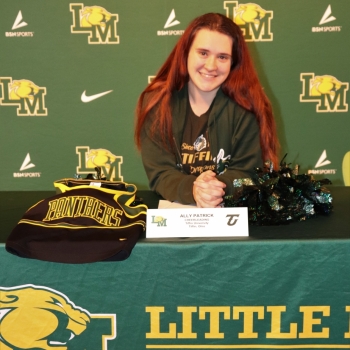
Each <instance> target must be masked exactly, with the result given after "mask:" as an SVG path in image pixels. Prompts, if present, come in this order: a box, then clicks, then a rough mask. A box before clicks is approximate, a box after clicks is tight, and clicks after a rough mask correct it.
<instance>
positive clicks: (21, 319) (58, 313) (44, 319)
mask: <svg viewBox="0 0 350 350" xmlns="http://www.w3.org/2000/svg"><path fill="white" fill-rule="evenodd" d="M89 322H90V315H89V313H88V312H87V311H86V310H84V309H82V308H80V307H77V306H75V305H74V304H73V303H72V302H71V301H70V300H69V299H68V298H67V297H66V296H65V295H64V294H61V293H60V292H57V291H55V290H53V289H50V288H47V287H39V286H33V285H24V286H17V287H13V288H2V287H0V348H1V350H12V349H36V350H38V349H45V350H51V349H56V350H67V345H68V343H69V341H70V340H72V339H73V338H74V337H75V336H77V335H80V334H81V333H82V332H84V331H85V329H86V328H87V326H88V324H89Z"/></svg>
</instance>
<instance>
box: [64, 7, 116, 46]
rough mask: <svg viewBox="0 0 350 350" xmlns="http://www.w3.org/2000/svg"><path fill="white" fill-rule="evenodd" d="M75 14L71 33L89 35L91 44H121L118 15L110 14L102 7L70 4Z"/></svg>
mask: <svg viewBox="0 0 350 350" xmlns="http://www.w3.org/2000/svg"><path fill="white" fill-rule="evenodd" d="M70 11H71V12H72V14H73V25H72V26H71V33H73V34H81V33H88V34H89V39H88V42H89V44H119V36H118V35H117V22H118V20H119V17H118V15H117V14H112V13H110V12H108V11H107V10H106V9H104V8H103V7H101V6H84V4H70Z"/></svg>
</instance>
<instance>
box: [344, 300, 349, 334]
mask: <svg viewBox="0 0 350 350" xmlns="http://www.w3.org/2000/svg"><path fill="white" fill-rule="evenodd" d="M345 311H346V312H350V306H346V307H345ZM349 321H350V319H349ZM344 338H345V339H349V338H350V322H349V332H347V333H344Z"/></svg>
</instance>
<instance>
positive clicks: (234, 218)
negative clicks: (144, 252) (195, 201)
mask: <svg viewBox="0 0 350 350" xmlns="http://www.w3.org/2000/svg"><path fill="white" fill-rule="evenodd" d="M247 236H249V230H248V209H247V208H245V207H244V208H197V207H192V208H186V209H184V208H172V209H148V210H147V218H146V238H170V237H178V238H181V237H247Z"/></svg>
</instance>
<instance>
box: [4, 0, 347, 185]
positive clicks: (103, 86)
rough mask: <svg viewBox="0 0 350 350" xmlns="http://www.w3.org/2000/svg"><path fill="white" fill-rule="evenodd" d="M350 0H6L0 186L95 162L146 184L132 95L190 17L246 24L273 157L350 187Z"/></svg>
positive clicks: (48, 181) (111, 174)
mask: <svg viewBox="0 0 350 350" xmlns="http://www.w3.org/2000/svg"><path fill="white" fill-rule="evenodd" d="M349 11H350V2H349V1H348V0H332V1H329V0H306V1H280V0H259V1H258V2H256V3H248V2H240V1H238V0H227V1H225V0H215V1H213V0H200V1H199V0H190V1H189V0H177V1H170V0H149V1H133V0H130V1H118V0H99V1H95V2H94V1H90V0H89V2H70V1H67V0H52V1H49V2H48V1H43V0H29V1H28V0H17V1H9V0H3V1H1V3H0V52H1V54H0V123H1V129H0V154H1V164H2V169H1V172H0V190H1V191H7V190H49V189H52V188H53V186H52V183H53V181H54V180H57V179H59V178H63V177H71V176H73V175H74V174H75V173H79V174H86V173H89V172H91V171H92V170H91V169H92V168H94V167H95V166H96V165H98V166H101V167H102V169H103V171H104V173H105V175H106V176H107V177H108V178H109V179H113V180H124V181H126V182H131V183H134V184H136V185H137V187H138V188H139V189H146V188H147V187H148V184H147V179H146V176H145V173H144V171H143V167H142V164H141V159H140V156H139V154H138V152H137V151H136V149H135V146H134V142H133V126H134V111H135V105H136V101H137V98H138V96H139V94H140V93H141V91H142V90H143V89H144V88H145V86H146V85H147V83H148V82H149V81H150V79H152V76H154V75H155V73H156V72H157V69H159V67H160V65H161V64H162V63H163V61H164V60H165V58H166V57H167V55H168V54H169V52H170V50H171V49H172V47H173V46H174V44H175V43H176V41H177V40H178V39H179V37H180V36H181V35H182V33H183V31H184V29H185V28H186V26H187V24H188V23H189V22H190V20H192V19H193V18H194V17H196V16H198V15H201V14H203V13H206V12H219V13H222V14H225V15H227V16H228V17H230V18H232V20H234V21H235V22H236V23H237V24H239V25H240V26H241V28H242V30H243V31H244V34H245V38H246V41H247V42H248V44H249V47H250V50H251V53H252V55H253V57H254V61H255V63H256V67H257V70H258V73H259V76H260V79H261V82H262V84H263V86H264V88H265V91H266V93H267V94H268V96H269V98H270V99H271V101H272V103H273V106H274V111H275V115H276V120H277V124H278V132H279V137H280V140H281V145H282V147H281V148H282V152H281V157H282V156H283V155H284V154H285V153H288V158H287V161H288V162H291V163H294V164H300V166H301V171H302V172H309V173H313V174H315V176H321V177H328V178H329V179H330V180H331V181H332V182H333V184H335V185H347V186H349V185H350V144H349V137H348V132H349V130H350V120H349V113H348V104H349V81H350V70H349V68H348V62H349V56H350V53H349V41H350V39H349V38H350V35H349V32H350V28H349V24H350V23H349V19H348V13H349Z"/></svg>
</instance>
